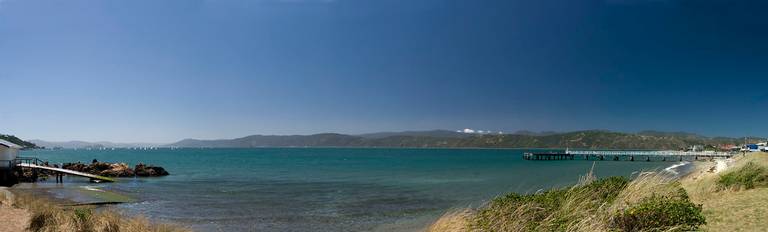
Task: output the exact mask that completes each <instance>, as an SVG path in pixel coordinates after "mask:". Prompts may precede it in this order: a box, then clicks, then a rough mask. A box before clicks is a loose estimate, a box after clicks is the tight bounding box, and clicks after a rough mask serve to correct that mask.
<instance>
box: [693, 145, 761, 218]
mask: <svg viewBox="0 0 768 232" xmlns="http://www.w3.org/2000/svg"><path fill="white" fill-rule="evenodd" d="M727 166H728V168H727V169H725V170H722V171H720V172H718V171H712V169H709V168H708V167H705V168H702V169H701V170H698V171H696V172H695V173H692V174H691V175H688V176H687V177H685V178H683V179H682V180H681V181H680V182H681V183H682V185H683V187H684V188H685V189H686V190H687V191H688V193H689V195H690V198H691V200H693V202H696V203H699V204H703V214H704V216H705V217H706V218H707V225H706V226H704V227H702V229H704V230H707V231H764V230H765V219H766V218H768V211H766V210H765V209H768V186H766V185H765V184H764V182H762V181H761V177H760V176H764V175H765V174H764V173H765V172H764V171H760V170H768V153H763V152H755V153H748V154H746V155H739V156H736V157H735V158H734V160H733V161H730V162H728V165H727ZM761 172H762V173H763V174H758V173H761ZM750 182H751V184H750ZM749 185H751V186H752V188H748V187H747V186H749Z"/></svg>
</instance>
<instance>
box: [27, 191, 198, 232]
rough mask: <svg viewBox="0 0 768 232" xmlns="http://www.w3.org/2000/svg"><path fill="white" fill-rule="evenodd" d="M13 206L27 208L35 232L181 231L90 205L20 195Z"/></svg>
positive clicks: (170, 226)
mask: <svg viewBox="0 0 768 232" xmlns="http://www.w3.org/2000/svg"><path fill="white" fill-rule="evenodd" d="M14 206H16V207H18V208H22V209H26V210H27V211H29V212H30V214H31V215H32V217H31V218H30V220H29V226H28V230H29V231H33V232H58V231H76V232H120V231H129V232H176V231H178V232H182V231H188V229H186V228H182V227H179V226H175V225H167V224H154V223H151V222H150V221H149V220H147V219H146V218H144V217H141V216H138V217H125V216H124V215H122V214H120V213H118V212H115V211H112V210H99V211H96V210H94V209H93V208H90V207H60V206H57V205H54V204H52V203H50V202H48V201H46V200H43V199H38V198H33V197H29V196H24V195H17V196H16V199H15V201H14Z"/></svg>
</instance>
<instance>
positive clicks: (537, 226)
mask: <svg viewBox="0 0 768 232" xmlns="http://www.w3.org/2000/svg"><path fill="white" fill-rule="evenodd" d="M457 212H458V213H457ZM457 212H452V213H449V214H446V215H445V216H443V217H442V218H440V220H438V221H437V222H436V223H435V224H433V225H432V226H431V227H430V228H429V231H434V232H436V231H455V232H458V231H484V232H485V231H492V232H502V231H688V230H695V229H698V228H699V227H700V226H701V225H704V224H705V223H706V220H705V218H704V216H703V215H702V209H701V206H700V205H697V204H694V203H693V202H691V201H690V199H689V198H688V196H687V194H686V192H685V190H683V189H682V187H681V186H680V184H679V183H678V182H676V181H674V180H673V179H672V178H671V177H668V176H665V175H663V174H659V173H642V174H640V175H639V176H637V177H636V178H635V179H634V180H631V181H630V180H628V179H627V178H624V177H609V178H606V179H600V180H596V179H595V178H594V176H592V175H591V174H590V175H587V176H586V177H584V178H582V180H581V181H580V182H579V183H578V184H577V185H575V186H573V187H570V188H565V189H553V190H548V191H544V192H539V193H534V194H528V195H521V194H517V193H510V194H507V195H505V196H501V197H498V198H496V199H493V200H492V201H490V202H489V203H488V204H487V205H485V206H483V207H481V208H479V209H474V210H472V209H462V210H459V211H457ZM659 218H663V219H659Z"/></svg>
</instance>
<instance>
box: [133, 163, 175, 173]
mask: <svg viewBox="0 0 768 232" xmlns="http://www.w3.org/2000/svg"><path fill="white" fill-rule="evenodd" d="M134 170H135V171H136V176H167V175H168V172H167V171H165V168H163V167H156V166H152V165H149V166H147V165H144V164H142V163H139V164H137V165H136V167H135V168H134Z"/></svg>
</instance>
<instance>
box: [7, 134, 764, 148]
mask: <svg viewBox="0 0 768 232" xmlns="http://www.w3.org/2000/svg"><path fill="white" fill-rule="evenodd" d="M4 136H5V138H7V139H6V140H8V139H10V140H13V141H12V142H18V143H23V144H20V145H23V146H25V147H28V148H35V147H45V148H67V149H71V148H131V147H184V148H254V147H414V148H418V147H423V148H464V147H466V148H566V147H567V148H590V149H598V148H599V149H670V150H677V149H684V148H687V147H690V146H693V145H704V146H705V147H710V148H715V147H718V146H721V145H726V144H732V145H737V144H742V143H743V142H744V139H743V138H728V137H707V136H702V135H697V134H693V133H686V132H661V131H641V132H638V133H623V132H614V131H606V130H586V131H575V132H531V131H518V132H515V133H513V134H477V133H463V132H457V131H448V130H430V131H404V132H379V133H370V134H360V135H346V134H337V133H322V134H314V135H251V136H246V137H242V138H235V139H216V140H201V139H184V140H181V141H178V142H175V143H171V144H153V143H112V142H84V141H69V142H49V141H43V140H30V141H28V142H27V141H22V140H20V139H18V138H16V137H12V136H10V135H4ZM10 140H9V141H10ZM758 141H765V139H764V138H755V137H751V140H750V142H758Z"/></svg>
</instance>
